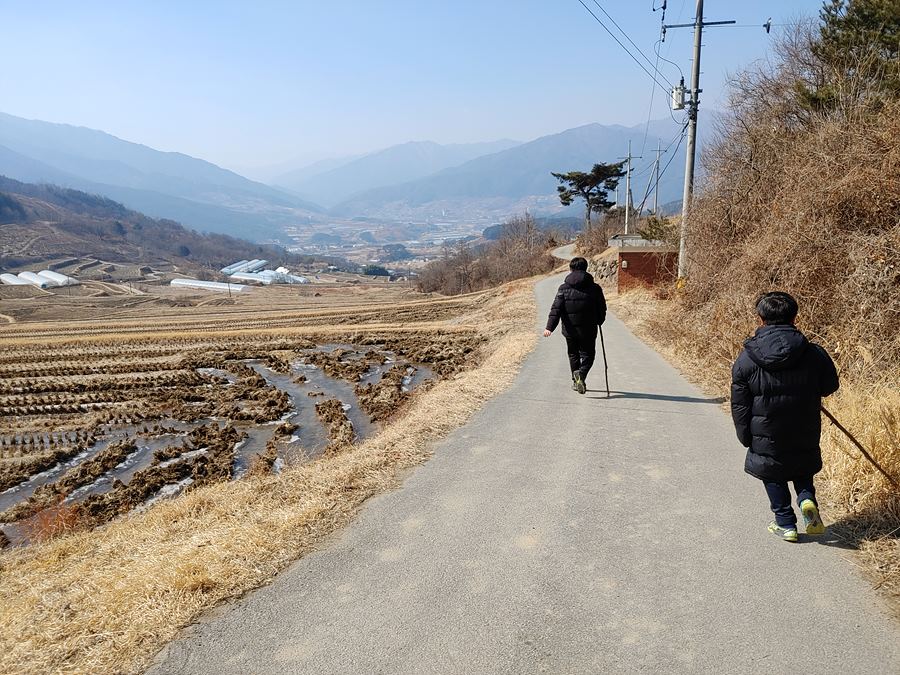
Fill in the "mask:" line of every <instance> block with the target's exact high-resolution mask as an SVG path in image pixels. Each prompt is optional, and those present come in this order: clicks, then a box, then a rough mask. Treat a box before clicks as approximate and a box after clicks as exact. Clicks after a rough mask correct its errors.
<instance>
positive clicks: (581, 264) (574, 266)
mask: <svg viewBox="0 0 900 675" xmlns="http://www.w3.org/2000/svg"><path fill="white" fill-rule="evenodd" d="M587 267H588V265H587V260H585V259H584V258H572V259H571V260H570V261H569V269H570V270H572V271H573V272H587Z"/></svg>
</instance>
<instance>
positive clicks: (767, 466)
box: [731, 326, 838, 483]
mask: <svg viewBox="0 0 900 675" xmlns="http://www.w3.org/2000/svg"><path fill="white" fill-rule="evenodd" d="M837 388H838V376H837V371H836V370H835V367H834V362H833V361H832V360H831V357H830V356H828V353H827V352H826V351H825V350H824V349H822V348H821V347H820V346H819V345H817V344H813V343H811V342H809V341H808V340H807V339H806V336H804V335H803V333H801V332H800V331H799V330H797V329H796V328H795V327H794V326H762V327H761V328H759V329H758V330H757V331H756V335H754V336H753V337H752V338H750V339H749V340H747V341H746V342H745V343H744V349H743V351H742V352H741V353H740V354H739V355H738V358H737V360H736V361H735V362H734V367H733V368H732V369H731V416H732V417H733V418H734V427H735V430H736V431H737V437H738V440H740V442H741V444H743V446H744V447H746V448H748V450H747V459H746V461H745V462H744V470H745V471H746V472H747V473H749V474H751V475H753V476H756V477H757V478H760V479H762V480H766V481H775V482H779V483H780V482H785V481H789V480H794V479H795V478H805V477H809V476H812V475H814V474H816V473H817V472H818V471H820V470H821V468H822V453H821V451H820V450H819V435H820V433H821V430H822V421H821V416H820V413H819V408H820V406H821V404H822V397H823V396H828V395H829V394H833V393H834V392H835V391H837Z"/></svg>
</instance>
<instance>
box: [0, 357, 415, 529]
mask: <svg viewBox="0 0 900 675" xmlns="http://www.w3.org/2000/svg"><path fill="white" fill-rule="evenodd" d="M338 349H339V350H342V351H343V352H344V353H343V354H341V355H340V361H341V363H356V364H358V363H359V362H360V361H363V360H365V359H368V365H367V368H366V369H365V370H364V371H362V372H361V374H360V376H359V377H360V379H359V384H360V385H367V384H377V383H378V382H380V381H381V378H382V376H383V375H384V373H386V372H387V371H388V370H390V369H391V368H392V366H393V365H394V364H395V362H396V359H397V357H396V355H395V354H393V353H391V352H389V351H385V350H383V349H379V348H378V346H375V347H370V346H366V347H363V348H360V347H358V346H354V345H347V344H327V345H321V346H319V347H317V348H316V350H315V351H319V352H324V353H333V352H334V351H335V350H338ZM372 351H375V352H376V353H377V355H372V354H371V352H372ZM246 363H247V365H249V366H250V367H251V368H253V369H254V370H255V371H256V372H257V373H259V375H260V376H262V377H263V378H264V379H265V381H266V383H267V384H269V385H271V386H273V387H275V388H277V389H279V390H281V391H283V392H284V393H286V394H287V395H288V397H289V399H290V402H291V406H292V407H291V409H290V410H289V411H288V412H286V413H285V414H284V415H283V416H282V417H281V419H279V420H275V421H272V422H267V423H264V424H255V423H250V422H242V421H237V422H234V423H233V424H234V427H235V428H236V429H237V430H238V431H239V432H241V433H242V434H243V435H244V438H243V439H242V440H241V441H240V442H239V443H238V444H237V445H236V447H235V460H234V465H233V475H234V477H236V478H239V477H241V476H242V475H244V474H245V473H246V472H247V470H248V469H249V468H250V467H251V465H252V463H253V461H254V458H255V457H256V456H257V455H259V454H260V453H262V452H263V451H264V450H265V449H266V446H267V444H268V443H269V441H270V440H271V439H273V437H275V434H276V429H278V427H279V425H280V424H281V423H283V422H288V423H290V424H292V425H297V427H298V428H297V429H296V430H294V431H293V432H291V433H289V434H281V435H279V436H277V442H276V448H277V455H278V458H277V460H276V467H275V468H276V470H279V469H280V468H281V467H282V466H284V465H285V464H287V465H290V464H297V463H302V462H305V461H309V460H310V459H313V458H315V457H317V456H319V455H320V454H321V453H322V451H323V450H324V448H325V447H326V446H327V445H328V442H329V436H328V431H327V429H326V428H325V426H324V425H323V423H322V421H321V420H320V419H319V416H318V415H317V413H316V404H317V403H321V402H322V401H325V400H328V399H338V400H340V401H341V402H342V403H343V407H344V410H345V412H346V414H347V417H348V419H349V420H350V422H351V424H352V425H353V431H354V439H355V440H356V441H359V440H362V439H364V438H366V437H367V436H369V435H371V434H372V433H373V432H374V431H376V429H377V427H376V424H374V423H373V422H372V421H371V420H370V419H369V416H368V414H366V412H365V411H364V410H362V409H361V407H360V404H359V400H358V398H357V395H356V392H355V389H354V384H351V383H350V382H348V381H346V380H344V379H340V378H337V377H331V376H329V375H326V374H325V372H324V371H323V370H322V368H320V367H318V366H316V365H313V364H310V363H305V362H304V360H303V359H302V358H301V359H300V360H298V361H296V362H294V363H292V365H291V370H290V372H289V373H287V374H284V373H279V372H276V371H274V370H272V369H271V368H269V367H268V366H266V365H265V363H264V362H262V361H256V360H250V361H246ZM405 368H406V374H405V376H404V378H403V383H402V384H403V389H404V390H405V391H411V390H413V389H414V388H416V387H417V386H419V385H420V384H422V383H423V382H424V381H426V380H428V379H431V378H432V377H433V374H432V372H431V370H430V369H428V368H427V367H425V366H421V365H416V366H413V365H406V366H405ZM198 372H200V373H201V374H203V375H207V376H211V377H213V378H215V379H216V380H218V381H219V383H220V384H219V386H222V387H232V386H234V385H235V384H236V383H237V382H238V381H239V378H238V376H237V375H235V374H234V373H232V372H229V371H228V370H227V369H225V368H200V369H198ZM211 421H213V420H210V419H200V420H196V421H193V422H183V421H179V420H175V419H165V420H160V421H159V422H158V424H159V427H157V426H156V425H157V423H156V422H149V423H144V424H118V425H115V424H108V425H104V426H102V427H100V428H99V429H98V430H97V433H98V436H99V438H98V440H97V441H96V442H95V443H94V444H93V445H92V446H91V447H90V448H88V449H87V450H85V451H84V452H82V453H80V454H79V455H78V456H76V457H74V458H72V459H71V460H69V461H66V462H63V463H60V464H58V465H57V466H54V467H52V468H51V469H49V470H47V471H44V472H42V473H39V474H35V475H33V476H31V477H29V478H28V479H27V480H25V481H24V482H22V483H20V484H19V485H17V486H14V487H12V488H10V489H8V490H6V491H4V492H0V511H3V510H6V509H8V508H10V507H12V506H14V505H16V504H17V503H19V502H21V501H23V500H26V499H28V498H29V497H30V496H31V495H32V494H33V493H34V491H35V490H36V489H37V488H38V487H40V486H42V485H47V484H50V483H53V482H55V481H57V480H59V479H60V478H61V477H62V476H63V475H64V474H65V473H66V472H67V471H69V470H70V469H72V468H73V467H75V466H77V465H79V464H80V463H82V462H84V461H86V460H89V459H91V458H92V457H94V456H96V455H97V453H99V452H101V451H102V450H104V449H105V448H107V447H109V446H110V445H111V444H112V443H115V442H117V441H121V440H124V439H126V438H131V439H134V440H135V443H136V446H137V447H136V449H135V450H134V451H133V452H132V453H130V454H129V455H128V456H127V457H126V458H125V459H124V461H122V462H121V463H120V464H119V465H118V466H116V467H115V468H113V469H112V470H110V471H108V472H106V473H104V474H103V475H100V476H98V477H97V478H96V480H94V481H93V482H92V483H90V484H88V485H83V486H81V487H79V488H77V489H75V490H73V491H72V493H71V494H68V495H66V497H65V499H64V503H72V502H79V501H82V500H84V499H86V498H87V497H89V496H90V495H98V494H103V493H106V492H108V491H110V490H111V489H112V488H113V486H114V484H115V481H121V482H123V483H126V484H127V483H128V482H129V481H130V480H131V479H132V477H133V476H134V475H135V474H136V473H137V472H139V471H142V470H145V469H148V468H149V467H151V466H152V465H153V457H154V453H155V452H156V451H157V450H160V449H163V448H167V447H172V446H175V447H179V446H181V445H182V444H183V443H184V441H185V439H186V437H187V435H188V434H189V433H190V432H191V431H193V430H194V429H197V428H198V427H200V426H202V425H204V424H208V423H210V422H211ZM217 421H218V422H219V423H220V424H223V423H225V422H226V420H217ZM52 435H53V433H52V432H48V433H47V434H46V438H47V440H48V441H49V439H50V436H52ZM198 452H202V451H200V450H197V449H195V450H193V451H190V450H189V451H188V452H187V453H186V455H182V456H191V455H192V454H197V453H198ZM161 466H165V463H163V464H162V465H161ZM187 485H189V481H188V482H185V481H181V482H180V483H178V484H172V485H166V486H165V487H163V488H162V489H161V490H160V491H159V493H158V494H156V495H154V496H152V497H150V498H149V499H148V500H147V502H146V503H145V504H149V503H152V502H154V501H157V500H158V499H161V498H165V497H167V496H172V495H174V494H178V493H180V492H181V491H183V489H184V488H185V487H187ZM25 522H26V523H27V521H25ZM2 529H3V531H5V532H6V534H7V536H8V537H9V539H10V540H11V542H12V543H13V544H17V543H23V542H24V537H25V536H26V535H25V534H24V532H25V530H26V529H27V527H23V523H18V524H14V523H10V524H4V525H3V528H2Z"/></svg>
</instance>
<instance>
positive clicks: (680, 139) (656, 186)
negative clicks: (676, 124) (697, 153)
mask: <svg viewBox="0 0 900 675" xmlns="http://www.w3.org/2000/svg"><path fill="white" fill-rule="evenodd" d="M687 128H688V125H687V124H685V125H684V127H682V129H681V131H680V132H678V135H677V136H676V137H675V138H673V139H672V140H671V142H670V143H669V145H668V147H667V148H666V149H665V150H663V152H662V154H665V153H667V152H668V151H669V148H671V147H672V143H674V142H675V141H676V140H677V141H678V145H676V146H675V151H674V152H673V153H672V156H671V157H669V161H668V162H666V165H665V166H664V167H663V169H662V171H660V172H659V178H657V180H656V183H655V184H654V183H651V182H648V183H647V191H646V192H645V193H644V198H643V199H642V200H641V205H640V207H639V208H638V211H637V212H638V214H641V213H642V212H643V211H644V204H646V203H647V197H649V196H650V192H651V188H650V186H651V185H653V189H654V190H658V189H659V182H660V181H661V180H662V177H663V176H664V175H665V173H666V170H667V169H668V168H669V165H670V164H671V163H672V160H673V159H675V157H676V155H678V149H679V148H680V147H681V144H682V143H683V142H684V137H685V135H686V133H687Z"/></svg>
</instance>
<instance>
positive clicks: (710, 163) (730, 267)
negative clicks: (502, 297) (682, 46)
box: [615, 0, 900, 601]
mask: <svg viewBox="0 0 900 675" xmlns="http://www.w3.org/2000/svg"><path fill="white" fill-rule="evenodd" d="M879 2H880V0H878V1H877V2H870V3H860V4H859V6H860V7H863V6H864V4H867V5H877V4H879ZM881 4H884V3H881ZM886 16H888V15H886ZM893 16H894V17H895V25H894V26H893V29H894V31H896V30H897V25H896V14H893ZM879 31H881V32H883V31H884V26H882V27H881V28H879ZM820 39H824V38H820V36H819V33H818V32H816V31H815V30H812V29H809V28H806V29H803V28H801V29H799V30H798V31H797V32H796V33H794V34H792V35H791V36H790V37H789V38H788V39H787V40H786V41H784V42H783V43H782V44H781V45H780V47H779V50H780V51H779V54H778V58H777V60H776V62H775V63H774V64H771V65H767V66H762V67H760V68H759V69H758V70H755V71H750V72H746V73H743V74H741V75H739V76H738V77H737V78H736V79H735V81H734V83H733V88H734V90H733V99H732V105H731V108H730V113H729V116H728V117H727V119H726V120H725V121H724V122H723V125H722V128H721V136H720V140H719V141H718V142H717V143H716V144H715V145H714V146H713V147H712V148H711V149H710V151H709V152H708V153H707V154H706V156H705V158H704V161H705V163H706V168H707V171H706V173H707V175H708V179H707V181H706V183H705V185H704V186H703V189H702V191H701V192H700V193H699V195H698V196H697V197H696V198H695V202H694V206H693V208H692V210H691V216H690V219H689V230H688V251H689V260H688V263H689V268H688V280H687V284H686V286H685V288H684V289H683V290H682V291H680V292H677V293H676V292H673V289H664V290H663V291H662V293H657V294H656V295H653V294H651V293H649V292H646V291H642V292H636V293H630V294H627V295H626V296H624V297H622V298H619V299H618V300H617V301H615V308H616V311H617V312H618V313H619V314H620V316H622V317H623V318H624V319H625V320H626V321H628V323H629V324H631V325H632V326H634V327H636V328H637V329H638V331H639V332H640V333H641V334H642V335H643V336H644V337H645V338H647V339H648V341H650V342H651V343H653V344H654V345H656V346H657V347H658V348H660V350H661V351H663V352H665V353H666V354H667V355H668V356H669V357H670V358H672V360H674V361H675V362H676V363H678V364H679V365H680V366H681V367H682V369H683V370H685V372H686V373H687V374H688V375H690V376H692V377H693V379H694V380H695V381H698V382H700V383H701V384H703V385H705V387H706V388H707V389H708V390H709V391H711V392H713V391H714V392H715V393H720V394H724V393H727V390H728V384H729V376H730V366H731V363H732V362H733V360H734V358H735V356H736V355H737V353H738V351H739V350H740V348H741V345H742V342H743V340H744V339H745V338H746V337H748V336H749V335H750V334H751V333H752V331H753V330H754V328H755V324H754V321H755V317H754V309H753V308H754V305H755V300H756V298H757V297H758V295H759V294H760V293H762V292H766V291H770V290H784V291H787V292H790V293H791V294H792V295H794V296H795V297H796V298H797V299H798V301H799V303H800V316H799V317H798V323H799V326H800V328H801V329H802V330H804V332H806V334H807V335H808V336H809V337H810V338H811V339H813V340H814V341H816V342H819V343H820V344H822V345H823V346H824V347H826V348H827V349H828V351H829V352H830V353H831V354H833V355H834V356H835V359H836V362H837V363H838V367H839V370H840V374H841V380H842V385H841V389H840V391H839V392H838V393H837V394H836V395H835V396H833V397H831V398H829V399H828V400H827V401H826V402H825V403H826V405H827V407H828V408H829V409H830V410H831V411H832V412H833V413H834V414H835V415H836V417H837V418H838V419H839V420H841V421H842V422H843V424H844V425H845V426H846V427H848V428H849V429H850V431H851V432H853V433H854V434H855V435H856V436H857V437H858V438H859V439H860V440H861V441H862V443H863V444H864V445H865V446H867V447H868V448H869V449H870V451H871V452H872V454H873V455H874V456H875V457H876V458H877V460H878V461H879V462H880V463H881V464H882V465H883V466H884V468H885V469H886V470H887V471H888V472H889V473H890V474H891V475H893V476H894V477H895V479H897V480H900V414H898V411H900V384H898V383H900V339H898V335H900V100H898V99H897V98H896V93H895V91H894V89H893V88H892V86H891V87H885V86H882V84H881V83H882V82H883V80H881V79H880V78H881V77H882V76H883V70H882V69H877V68H876V69H874V70H872V69H869V70H866V68H867V66H866V65H865V63H864V60H860V59H862V57H859V58H858V59H857V60H855V61H854V62H853V64H851V65H852V67H847V66H846V63H844V62H843V61H827V60H825V58H824V57H823V56H822V55H821V54H819V53H818V52H817V51H816V49H815V45H816V44H818V41H819V40H820ZM848 39H849V38H848ZM854 39H855V38H854ZM854 44H857V45H859V46H860V49H863V50H864V52H865V54H868V55H869V56H871V52H870V51H869V50H868V49H867V48H866V49H864V48H865V44H864V43H863V42H854ZM811 45H812V47H811ZM840 53H841V54H843V55H844V56H846V52H840ZM866 58H868V57H866ZM873 58H874V57H873ZM892 58H896V56H894V57H892ZM813 94H815V96H813ZM823 97H824V98H823ZM811 98H812V99H815V100H816V101H818V103H817V104H816V105H815V106H813V107H811V104H810V100H811ZM823 101H824V102H823ZM824 427H825V431H824V434H823V436H824V439H823V441H824V442H823V449H824V455H825V465H826V468H825V469H824V471H823V473H822V474H820V476H821V478H823V479H824V481H823V483H824V485H825V491H824V497H825V499H826V501H827V503H828V507H829V508H828V509H826V511H825V514H826V518H831V519H832V520H833V521H834V526H833V528H832V531H833V532H834V533H835V534H837V535H838V536H840V537H841V538H843V539H844V540H845V541H846V542H847V543H848V545H850V546H852V547H858V548H859V549H860V550H861V554H862V555H863V556H864V557H865V559H866V560H867V561H868V563H869V564H868V565H867V566H866V567H867V569H868V570H869V571H870V572H871V573H872V575H873V577H874V578H875V580H876V582H875V583H876V585H877V586H879V587H880V588H882V589H884V590H885V591H887V592H888V593H890V594H893V596H894V597H895V598H896V599H897V600H898V601H900V538H898V533H900V494H898V492H897V490H896V489H894V488H893V487H892V486H891V485H890V484H889V482H888V481H887V480H885V479H884V478H883V477H882V476H881V475H880V474H879V473H878V472H877V471H876V470H875V469H874V468H873V467H872V466H870V465H869V464H868V463H867V462H866V461H865V460H863V459H862V457H861V456H860V455H859V453H858V451H857V450H856V449H855V448H853V447H852V445H850V444H849V443H848V442H847V440H846V438H844V437H843V436H842V435H841V434H840V433H838V432H837V430H836V429H835V428H834V427H833V426H831V425H829V424H827V423H826V424H825V425H824Z"/></svg>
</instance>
